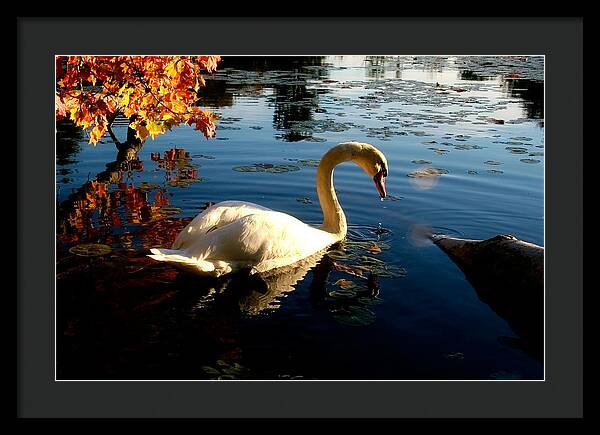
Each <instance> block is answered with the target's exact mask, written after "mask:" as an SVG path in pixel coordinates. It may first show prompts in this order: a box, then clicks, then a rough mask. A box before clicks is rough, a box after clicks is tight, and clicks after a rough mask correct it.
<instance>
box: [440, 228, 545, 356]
mask: <svg viewBox="0 0 600 435" xmlns="http://www.w3.org/2000/svg"><path fill="white" fill-rule="evenodd" d="M432 240H433V242H434V243H435V244H436V245H438V246H439V247H440V248H441V249H442V250H443V251H444V252H445V253H446V254H448V256H449V257H450V258H451V259H452V260H453V261H454V262H455V263H456V264H457V265H458V266H459V267H460V269H461V270H462V271H463V272H464V274H465V276H466V278H467V280H468V281H469V282H470V283H471V285H473V287H474V288H475V291H476V292H477V295H478V296H479V298H480V299H481V300H482V301H483V302H485V303H486V304H488V305H489V306H490V307H491V308H492V309H493V310H494V311H495V312H496V313H497V314H498V315H499V316H500V317H502V318H503V319H505V320H506V321H507V322H508V324H509V325H510V326H511V328H512V329H513V330H514V331H515V333H516V334H517V335H519V337H520V338H521V340H522V343H521V345H520V346H519V347H521V348H522V349H523V350H525V351H526V352H528V353H529V354H531V355H532V356H534V357H535V358H536V359H538V360H540V361H541V360H542V358H543V349H544V248H543V247H541V246H538V245H534V244H533V243H528V242H524V241H522V240H519V239H517V238H516V237H514V236H510V235H499V236H496V237H492V238H491V239H487V240H467V239H458V238H454V237H449V236H444V235H433V236H432Z"/></svg>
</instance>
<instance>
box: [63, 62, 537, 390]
mask: <svg viewBox="0 0 600 435" xmlns="http://www.w3.org/2000/svg"><path fill="white" fill-rule="evenodd" d="M543 69H544V64H543V57H529V58H522V57H510V58H509V57H504V58H497V57H494V58H484V57H412V56H411V57H402V56H401V57H359V56H343V57H310V58H285V57H274V58H250V57H235V58H232V57H225V58H224V60H223V62H222V63H221V64H220V67H219V71H218V72H217V73H215V74H213V75H211V76H208V77H206V79H207V82H206V83H207V86H206V87H205V88H204V89H202V90H201V102H202V105H203V107H205V108H207V109H209V110H211V111H213V112H214V113H216V114H218V115H219V120H218V122H217V126H218V128H217V136H216V138H214V139H210V140H206V139H205V138H204V137H203V136H202V135H201V134H199V133H197V132H195V131H193V130H192V129H191V128H189V127H179V128H175V129H173V130H172V131H171V132H168V133H167V134H164V135H162V136H159V137H157V138H156V139H155V140H148V141H147V142H146V143H145V144H144V146H143V147H142V148H141V150H140V151H139V153H138V154H137V157H136V158H134V159H132V160H127V161H125V160H123V159H118V158H117V151H116V148H115V146H114V144H113V143H112V142H111V141H110V138H109V137H108V136H106V137H104V138H103V140H102V141H101V142H100V143H99V144H98V145H96V146H92V145H89V144H88V143H87V140H86V138H85V137H84V135H83V134H81V133H80V132H78V131H77V130H75V129H73V128H72V127H69V126H68V125H59V126H57V160H56V187H57V209H58V215H57V274H58V276H57V288H56V304H57V322H56V334H57V342H56V344H57V378H58V379H182V380H196V379H281V380H286V379H287V380H289V379H302V380H311V379H381V380H392V379H394V380H430V379H431V380H434V379H435V380H440V379H442V380H446V379H448V380H451V379H453V380H458V379H477V380H498V379H543V364H542V358H541V357H540V355H535V354H532V353H531V352H529V351H528V350H527V349H526V348H523V346H522V345H521V344H520V337H519V336H518V335H516V334H515V332H514V331H513V329H512V328H511V326H510V324H509V323H508V322H507V321H506V320H505V319H503V318H501V317H500V316H498V315H497V314H496V312H495V311H494V307H492V306H489V305H488V304H486V303H485V302H483V301H482V300H481V299H480V298H479V296H478V293H477V291H476V290H475V289H474V288H473V287H472V286H471V284H470V283H469V282H468V281H467V280H466V278H465V276H464V274H463V272H461V270H460V269H459V268H458V267H457V266H456V265H455V264H454V263H453V262H452V260H451V259H450V258H448V257H447V256H446V254H444V253H443V252H442V251H441V250H440V249H439V248H438V247H437V246H435V245H432V244H431V243H428V242H427V240H426V238H424V237H423V234H426V233H428V232H431V231H433V232H439V233H445V234H449V235H453V236H459V237H465V238H474V239H486V238H490V237H493V236H494V235H497V234H513V235H515V236H517V237H518V238H520V239H523V240H526V241H530V242H533V243H536V244H539V245H542V246H543V244H544V120H543V116H544V113H543V107H544V102H543V95H544V92H543V86H544V82H543ZM126 128H127V127H126V124H125V123H124V122H117V126H116V128H115V131H116V134H117V136H120V137H123V138H124V137H125V134H126ZM350 140H355V141H361V142H369V143H371V144H373V145H375V146H376V147H378V148H379V149H380V150H381V151H383V152H384V154H385V155H386V156H387V159H388V162H389V174H388V178H387V183H386V184H387V189H388V195H389V196H388V198H386V200H384V201H381V200H380V198H379V195H378V194H377V191H376V189H375V186H374V185H373V182H372V180H370V179H369V178H368V177H367V176H366V175H365V174H364V173H363V172H362V170H361V169H360V168H359V167H358V166H356V165H353V164H352V163H346V164H343V165H340V166H338V167H337V168H336V171H335V186H336V190H337V192H338V196H339V199H340V203H341V205H342V207H343V209H344V211H345V213H346V217H347V220H348V223H349V234H348V240H347V242H346V243H343V244H342V245H340V246H336V247H334V248H333V249H332V252H331V253H330V254H329V255H327V256H325V257H323V258H316V259H313V260H312V261H308V262H306V263H305V264H299V265H297V267H296V268H294V269H293V270H292V271H287V272H286V273H284V274H279V275H274V276H267V277H264V279H263V280H257V279H256V280H250V279H238V280H233V281H232V282H227V283H226V284H224V283H223V282H209V280H206V279H202V278H197V277H189V276H185V275H184V274H182V273H179V272H177V271H176V270H175V269H173V268H171V267H170V266H168V265H166V264H164V263H157V262H154V261H153V260H150V259H148V258H147V257H145V254H147V253H148V248H150V247H170V243H172V241H173V240H174V238H175V236H176V235H177V233H178V231H180V230H181V228H183V226H184V225H185V224H186V223H187V222H188V221H189V219H190V218H192V217H193V216H195V215H196V214H198V213H199V212H201V211H202V210H203V209H204V208H206V207H207V206H208V205H210V203H216V202H219V201H223V200H244V201H250V202H255V203H258V204H261V205H263V206H266V207H269V208H272V209H275V210H279V211H284V212H286V213H289V214H292V215H294V216H296V217H297V218H299V219H301V220H303V221H305V222H308V223H312V224H318V223H319V222H320V219H321V218H322V214H321V209H320V206H319V202H318V199H317V196H316V190H315V174H316V166H317V164H318V160H319V159H320V157H321V156H322V155H323V153H324V152H325V151H326V150H327V149H329V148H330V147H332V146H333V145H335V144H337V143H340V142H344V141H350ZM432 168H433V169H432ZM82 243H100V244H105V245H108V246H109V247H110V252H109V253H103V255H98V256H95V257H94V256H92V257H87V256H80V255H77V250H74V249H71V248H73V247H75V246H78V245H80V244H82ZM101 254H102V253H101Z"/></svg>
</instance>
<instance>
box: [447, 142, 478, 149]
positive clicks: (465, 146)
mask: <svg viewBox="0 0 600 435" xmlns="http://www.w3.org/2000/svg"><path fill="white" fill-rule="evenodd" d="M454 149H455V150H481V149H483V147H482V146H479V145H472V144H467V143H461V144H456V145H454Z"/></svg>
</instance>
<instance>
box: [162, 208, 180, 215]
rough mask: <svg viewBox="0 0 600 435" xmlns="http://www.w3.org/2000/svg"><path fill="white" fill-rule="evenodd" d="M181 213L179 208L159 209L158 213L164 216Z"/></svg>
mask: <svg viewBox="0 0 600 435" xmlns="http://www.w3.org/2000/svg"><path fill="white" fill-rule="evenodd" d="M182 211H183V210H181V209H180V208H179V207H161V209H160V212H161V213H162V214H166V215H172V214H179V213H181V212H182Z"/></svg>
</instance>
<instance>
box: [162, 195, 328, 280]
mask: <svg viewBox="0 0 600 435" xmlns="http://www.w3.org/2000/svg"><path fill="white" fill-rule="evenodd" d="M209 230H210V231H209ZM336 241H337V239H336V238H335V237H334V236H333V235H332V234H331V233H328V232H326V231H322V230H319V229H317V228H314V227H311V226H309V225H307V224H305V223H303V222H302V221H300V220H298V219H296V218H295V217H293V216H290V215H288V214H285V213H281V212H277V211H273V210H270V209H268V208H265V207H261V206H259V205H256V204H252V203H248V202H241V201H226V202H222V203H218V204H215V205H214V206H212V207H210V208H208V209H207V210H205V211H204V212H203V213H201V214H200V215H198V216H197V217H196V218H194V220H192V221H191V222H190V223H189V224H188V226H187V227H186V228H184V229H183V230H182V232H181V233H180V235H179V236H178V237H177V239H176V240H175V242H174V244H173V249H152V250H151V251H152V253H153V255H151V257H152V258H154V259H155V260H158V261H166V262H170V263H173V265H174V266H176V267H179V268H182V269H185V270H191V271H194V272H197V273H202V274H208V275H214V276H220V275H223V274H226V273H229V272H232V271H233V272H235V271H238V270H241V269H245V268H249V269H251V270H252V272H264V271H266V270H270V269H274V268H278V267H283V266H287V265H290V264H293V263H295V262H297V261H299V260H301V259H303V258H305V257H308V256H310V255H312V254H314V253H316V252H318V251H320V250H322V249H324V248H326V247H327V246H329V245H331V244H333V243H335V242H336Z"/></svg>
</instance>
